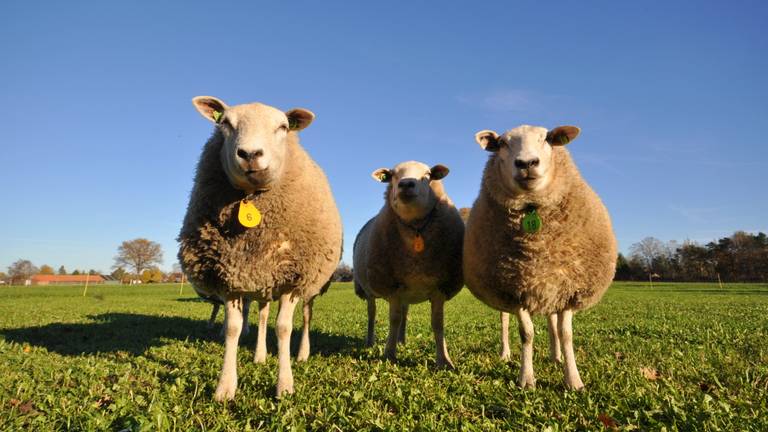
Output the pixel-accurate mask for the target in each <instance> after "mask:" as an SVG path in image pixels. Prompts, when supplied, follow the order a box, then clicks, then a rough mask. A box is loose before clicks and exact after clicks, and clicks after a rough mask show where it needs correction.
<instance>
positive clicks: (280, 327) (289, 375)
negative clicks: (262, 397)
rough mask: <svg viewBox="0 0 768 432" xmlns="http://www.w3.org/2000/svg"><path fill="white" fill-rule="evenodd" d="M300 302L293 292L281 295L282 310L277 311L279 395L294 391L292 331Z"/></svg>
mask: <svg viewBox="0 0 768 432" xmlns="http://www.w3.org/2000/svg"><path fill="white" fill-rule="evenodd" d="M298 302H299V298H298V296H292V295H291V294H283V295H281V296H280V310H279V311H278V313H277V362H278V366H277V397H280V396H282V395H283V394H292V393H293V372H292V371H291V331H293V311H294V309H296V304H297V303H298Z"/></svg>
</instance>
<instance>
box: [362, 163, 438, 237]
mask: <svg viewBox="0 0 768 432" xmlns="http://www.w3.org/2000/svg"><path fill="white" fill-rule="evenodd" d="M447 175H448V168H447V167H446V166H444V165H435V166H433V167H432V168H430V167H428V166H427V165H425V164H423V163H421V162H415V161H409V162H402V163H400V164H398V165H397V166H395V167H394V168H392V169H388V168H379V169H377V170H376V171H374V172H373V173H371V176H372V177H373V178H374V179H375V180H377V181H380V182H382V183H387V184H389V188H387V194H386V196H385V198H386V200H387V204H388V205H389V206H390V207H391V208H392V210H394V211H395V213H397V215H398V216H399V217H400V219H402V220H404V221H406V222H408V221H411V220H415V219H421V218H423V217H426V216H427V214H429V212H430V211H431V210H432V208H434V206H435V204H436V201H437V199H438V193H440V194H442V184H441V182H440V181H439V180H440V179H442V178H443V177H445V176H447Z"/></svg>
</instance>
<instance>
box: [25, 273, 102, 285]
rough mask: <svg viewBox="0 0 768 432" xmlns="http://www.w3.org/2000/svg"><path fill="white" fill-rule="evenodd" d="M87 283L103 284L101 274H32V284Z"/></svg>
mask: <svg viewBox="0 0 768 432" xmlns="http://www.w3.org/2000/svg"><path fill="white" fill-rule="evenodd" d="M86 280H87V281H88V283H89V284H103V283H104V278H103V277H102V276H101V275H44V274H37V275H34V276H32V279H31V284H32V285H80V284H84V283H85V281H86Z"/></svg>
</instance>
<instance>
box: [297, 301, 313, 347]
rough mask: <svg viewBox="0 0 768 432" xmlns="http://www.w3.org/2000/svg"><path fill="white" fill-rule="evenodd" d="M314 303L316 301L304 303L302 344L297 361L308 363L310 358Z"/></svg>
mask: <svg viewBox="0 0 768 432" xmlns="http://www.w3.org/2000/svg"><path fill="white" fill-rule="evenodd" d="M314 301H315V299H312V300H308V301H305V302H304V306H303V312H304V314H303V315H304V325H303V326H302V327H301V344H300V345H299V354H298V355H297V356H296V361H307V359H308V358H309V324H310V323H311V322H312V302H314Z"/></svg>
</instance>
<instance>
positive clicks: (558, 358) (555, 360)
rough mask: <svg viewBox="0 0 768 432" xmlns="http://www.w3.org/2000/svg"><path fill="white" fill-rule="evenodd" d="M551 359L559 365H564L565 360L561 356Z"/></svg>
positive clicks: (551, 357)
mask: <svg viewBox="0 0 768 432" xmlns="http://www.w3.org/2000/svg"><path fill="white" fill-rule="evenodd" d="M549 359H550V360H551V361H552V362H554V363H557V364H563V359H562V357H560V356H550V357H549Z"/></svg>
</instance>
